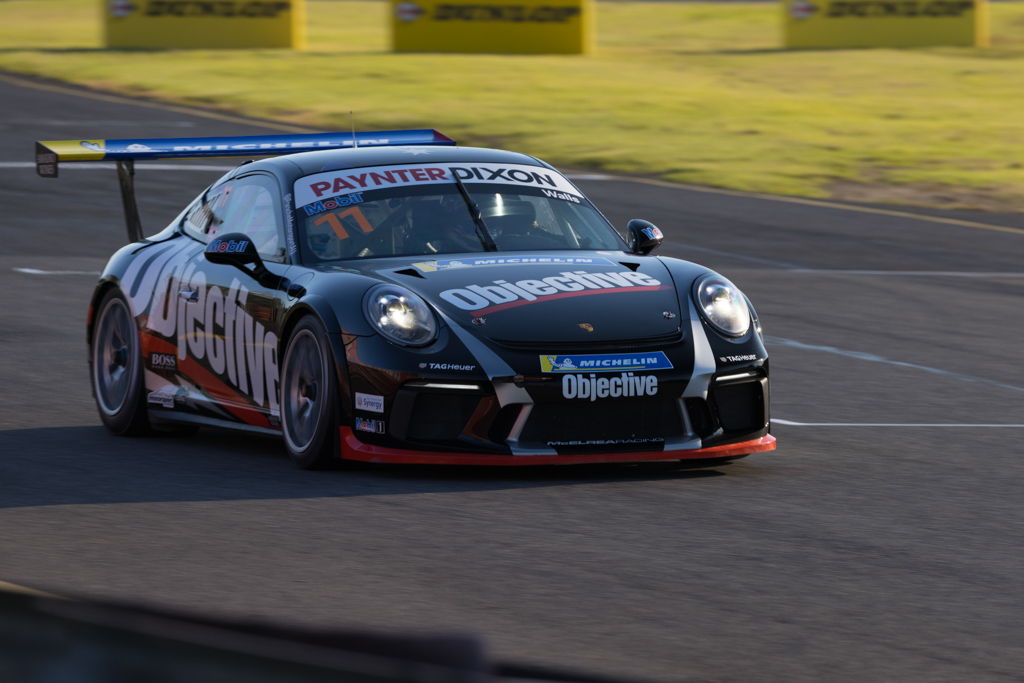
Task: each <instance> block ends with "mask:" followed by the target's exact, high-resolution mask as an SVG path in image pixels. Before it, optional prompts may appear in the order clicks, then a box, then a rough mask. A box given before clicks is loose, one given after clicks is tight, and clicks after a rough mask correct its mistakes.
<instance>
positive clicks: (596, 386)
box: [562, 372, 658, 401]
mask: <svg viewBox="0 0 1024 683" xmlns="http://www.w3.org/2000/svg"><path fill="white" fill-rule="evenodd" d="M657 393H658V377H657V376H656V375H634V374H633V373H632V372H623V373H622V374H620V375H619V376H618V377H603V376H599V375H597V374H595V373H593V372H592V373H590V374H589V375H579V374H577V375H563V376H562V396H563V397H564V398H570V399H572V398H578V399H583V400H589V401H596V400H598V399H599V398H627V397H633V396H655V395H657Z"/></svg>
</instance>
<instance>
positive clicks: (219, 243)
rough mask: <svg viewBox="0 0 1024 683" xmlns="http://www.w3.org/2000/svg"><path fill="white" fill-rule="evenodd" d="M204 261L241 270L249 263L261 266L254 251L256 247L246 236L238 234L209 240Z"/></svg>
mask: <svg viewBox="0 0 1024 683" xmlns="http://www.w3.org/2000/svg"><path fill="white" fill-rule="evenodd" d="M206 260H207V261H209V262H210V263H220V264H223V265H225V266H235V267H236V268H241V269H242V270H245V266H247V265H249V264H250V263H254V264H256V265H257V266H261V265H263V259H261V258H260V254H259V252H258V251H256V245H255V244H253V243H252V240H251V239H249V237H248V236H247V235H243V234H242V233H240V232H232V233H228V234H227V235H223V236H221V237H215V238H214V239H212V240H210V243H209V244H207V245H206Z"/></svg>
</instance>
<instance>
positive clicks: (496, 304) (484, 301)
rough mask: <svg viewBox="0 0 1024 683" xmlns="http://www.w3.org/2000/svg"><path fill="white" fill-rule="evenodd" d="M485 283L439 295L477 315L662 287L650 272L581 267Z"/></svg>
mask: <svg viewBox="0 0 1024 683" xmlns="http://www.w3.org/2000/svg"><path fill="white" fill-rule="evenodd" d="M491 282H492V283H493V284H489V285H467V286H466V287H458V288H455V289H446V290H444V291H443V292H441V293H440V295H439V296H440V297H441V298H442V299H444V300H445V301H447V302H448V303H450V304H452V305H454V306H456V307H457V308H461V309H462V310H464V311H472V312H473V314H474V315H476V316H481V315H485V314H487V313H493V312H494V311H500V310H502V309H505V308H513V307H515V306H523V305H526V304H532V303H534V302H535V301H548V300H552V299H563V298H566V297H571V296H583V295H586V294H603V293H605V292H609V291H611V292H646V291H653V290H658V289H666V287H663V286H662V284H661V281H660V280H656V279H654V278H653V277H651V276H650V275H645V274H643V273H635V272H633V271H632V270H624V271H621V272H618V273H588V272H586V271H583V270H575V271H572V272H569V271H563V272H561V273H559V274H558V275H553V276H550V277H546V278H541V279H539V280H519V281H518V282H508V281H507V280H492V281H491Z"/></svg>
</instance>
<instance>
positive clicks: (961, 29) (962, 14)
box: [782, 0, 989, 48]
mask: <svg viewBox="0 0 1024 683" xmlns="http://www.w3.org/2000/svg"><path fill="white" fill-rule="evenodd" d="M782 8H783V20H782V21H783V41H784V44H785V46H786V47H797V48H807V47H921V46H926V45H960V46H968V47H970V46H976V47H987V46H988V44H989V15H988V0H782Z"/></svg>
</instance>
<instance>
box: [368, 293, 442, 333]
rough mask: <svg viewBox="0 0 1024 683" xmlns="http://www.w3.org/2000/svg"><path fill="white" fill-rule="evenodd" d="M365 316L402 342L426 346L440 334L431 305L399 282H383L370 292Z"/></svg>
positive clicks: (376, 326)
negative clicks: (396, 283)
mask: <svg viewBox="0 0 1024 683" xmlns="http://www.w3.org/2000/svg"><path fill="white" fill-rule="evenodd" d="M366 319H367V320H369V321H370V324H371V325H373V326H374V327H375V328H377V331H378V332H380V333H381V334H382V335H384V336H385V337H386V338H387V339H388V340H389V341H392V342H394V343H396V344H400V345H402V346H424V345H425V344H429V343H430V342H432V341H434V337H435V336H436V335H437V321H436V320H435V319H434V314H433V312H432V311H431V310H430V307H429V306H427V304H426V303H425V302H424V301H423V299H421V298H420V297H418V296H417V295H415V294H413V293H412V292H410V291H409V290H408V289H405V288H403V287H398V286H397V285H380V286H377V287H374V288H373V289H371V290H370V291H369V293H367V295H366Z"/></svg>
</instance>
